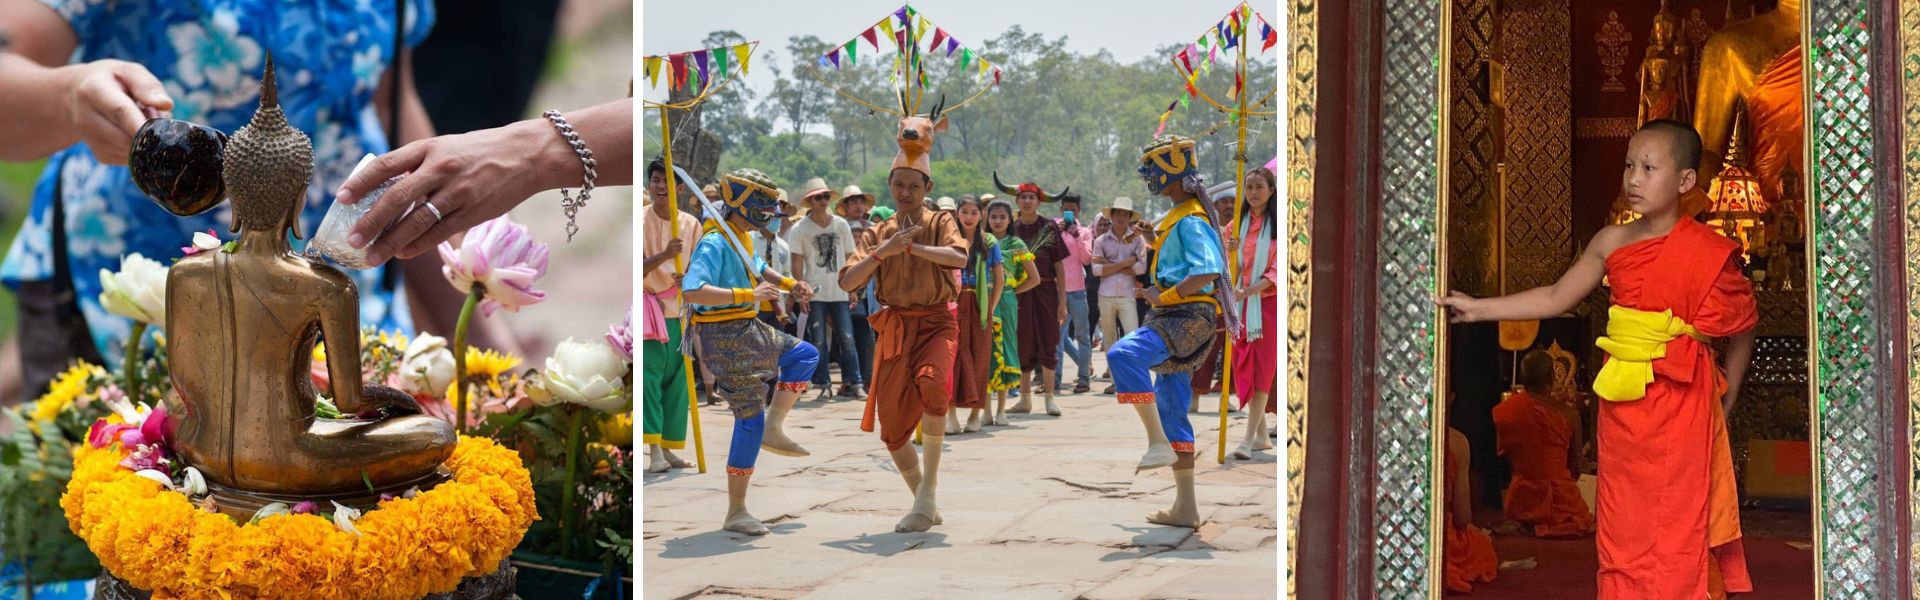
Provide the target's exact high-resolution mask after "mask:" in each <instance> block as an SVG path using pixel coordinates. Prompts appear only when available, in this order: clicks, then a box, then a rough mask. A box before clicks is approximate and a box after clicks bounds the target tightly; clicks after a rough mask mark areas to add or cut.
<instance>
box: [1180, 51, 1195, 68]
mask: <svg viewBox="0 0 1920 600" xmlns="http://www.w3.org/2000/svg"><path fill="white" fill-rule="evenodd" d="M1180 64H1182V65H1185V66H1186V67H1187V72H1188V73H1192V72H1193V61H1192V60H1191V59H1189V58H1187V51H1186V50H1181V51H1180Z"/></svg>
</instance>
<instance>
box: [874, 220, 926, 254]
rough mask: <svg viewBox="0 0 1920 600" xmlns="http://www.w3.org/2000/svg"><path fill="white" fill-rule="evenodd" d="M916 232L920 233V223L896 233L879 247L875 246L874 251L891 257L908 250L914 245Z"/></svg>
mask: <svg viewBox="0 0 1920 600" xmlns="http://www.w3.org/2000/svg"><path fill="white" fill-rule="evenodd" d="M916 233H920V226H919V225H914V226H912V227H908V228H906V229H902V230H900V231H898V232H896V233H894V234H893V237H889V238H887V241H886V242H885V243H882V244H880V247H879V248H875V249H874V251H873V253H874V254H876V255H879V256H882V257H891V256H893V255H896V254H900V253H903V252H906V251H907V250H908V249H909V248H911V247H912V246H913V235H914V234H916Z"/></svg>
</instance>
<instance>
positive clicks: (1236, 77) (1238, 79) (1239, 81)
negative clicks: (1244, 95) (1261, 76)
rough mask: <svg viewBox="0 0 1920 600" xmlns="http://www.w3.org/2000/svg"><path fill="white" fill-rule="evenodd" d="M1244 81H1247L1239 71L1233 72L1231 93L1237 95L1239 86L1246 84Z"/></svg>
mask: <svg viewBox="0 0 1920 600" xmlns="http://www.w3.org/2000/svg"><path fill="white" fill-rule="evenodd" d="M1246 83H1247V80H1246V79H1245V78H1243V77H1241V76H1240V74H1239V73H1234V74H1233V93H1234V95H1239V94H1240V86H1242V85H1246Z"/></svg>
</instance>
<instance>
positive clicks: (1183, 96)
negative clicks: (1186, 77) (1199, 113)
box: [1180, 84, 1193, 108]
mask: <svg viewBox="0 0 1920 600" xmlns="http://www.w3.org/2000/svg"><path fill="white" fill-rule="evenodd" d="M1187 89H1189V90H1191V89H1193V85H1191V84H1189V85H1187ZM1192 96H1193V95H1192V94H1188V93H1186V92H1180V108H1186V107H1188V106H1191V105H1192V103H1191V102H1189V101H1188V100H1187V99H1188V98H1191V97H1192Z"/></svg>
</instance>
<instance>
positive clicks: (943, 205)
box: [933, 196, 958, 210]
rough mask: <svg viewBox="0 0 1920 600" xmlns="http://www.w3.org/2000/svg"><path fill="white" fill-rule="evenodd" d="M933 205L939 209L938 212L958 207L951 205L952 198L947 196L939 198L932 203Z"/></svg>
mask: <svg viewBox="0 0 1920 600" xmlns="http://www.w3.org/2000/svg"><path fill="white" fill-rule="evenodd" d="M933 205H934V206H937V207H939V208H940V210H953V209H954V208H956V207H958V205H956V204H954V203H953V198H950V197H947V196H941V197H940V199H939V200H935V201H933Z"/></svg>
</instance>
